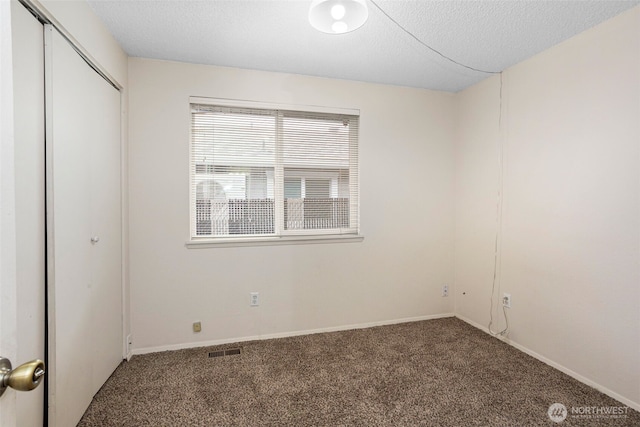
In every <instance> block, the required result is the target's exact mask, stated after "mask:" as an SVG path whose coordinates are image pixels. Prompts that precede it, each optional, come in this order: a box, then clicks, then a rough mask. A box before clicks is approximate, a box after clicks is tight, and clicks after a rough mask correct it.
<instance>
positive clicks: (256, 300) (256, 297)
mask: <svg viewBox="0 0 640 427" xmlns="http://www.w3.org/2000/svg"><path fill="white" fill-rule="evenodd" d="M249 295H250V296H251V299H250V300H249V305H250V306H251V307H257V306H259V305H260V293H259V292H251V293H250V294H249Z"/></svg>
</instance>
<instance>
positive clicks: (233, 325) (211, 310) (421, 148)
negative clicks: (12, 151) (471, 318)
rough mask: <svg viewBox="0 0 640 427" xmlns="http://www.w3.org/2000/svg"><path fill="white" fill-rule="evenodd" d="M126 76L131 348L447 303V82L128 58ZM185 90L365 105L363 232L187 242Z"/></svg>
mask: <svg viewBox="0 0 640 427" xmlns="http://www.w3.org/2000/svg"><path fill="white" fill-rule="evenodd" d="M129 82H130V87H131V91H130V98H129V102H130V104H129V105H130V122H129V123H130V124H129V126H130V127H129V129H130V134H129V135H130V139H129V140H130V152H129V154H130V162H131V163H130V183H131V187H130V207H131V208H130V219H131V235H130V245H131V247H130V253H131V277H130V278H131V304H132V308H131V316H132V332H133V340H134V348H135V349H136V351H137V352H143V351H148V350H150V349H153V348H156V349H157V348H169V347H171V348H176V347H180V346H192V345H195V343H198V342H211V341H217V340H233V339H240V338H243V337H251V336H265V335H271V334H280V333H290V332H299V331H306V330H314V329H321V328H333V327H341V326H344V325H352V324H363V323H370V322H383V321H392V320H396V319H404V318H412V317H419V316H428V315H438V314H445V313H451V312H452V310H453V303H452V298H442V297H441V296H440V293H441V286H442V284H444V283H450V282H451V281H452V280H453V246H452V243H453V242H452V236H453V197H452V190H453V176H452V172H453V164H452V161H453V140H452V138H453V132H454V128H453V115H452V111H453V106H454V104H453V95H451V94H445V93H438V92H431V91H425V90H417V89H409V88H400V87H389V86H380V85H373V84H364V83H357V82H348V81H338V80H329V79H321V78H312V77H304V76H299V75H289V74H279V73H267V72H258V71H248V70H239V69H230V68H222V67H211V66H202V65H191V64H181V63H173V62H163V61H156V60H145V59H134V58H131V59H130V60H129ZM189 96H205V97H217V98H232V99H246V100H253V101H262V102H274V103H285V104H297V105H324V106H331V107H345V108H358V109H360V111H361V121H360V141H361V145H360V155H361V156H360V159H361V160H360V168H361V169H360V172H361V178H360V179H361V190H362V191H361V212H362V213H361V223H362V231H363V234H364V236H365V240H364V241H363V242H360V243H336V244H314V245H299V246H267V247H242V248H209V249H187V248H186V247H185V243H186V242H187V240H188V238H189V171H188V164H189V161H188V154H189V108H188V102H189ZM383 170H384V171H383ZM390 176H394V177H395V179H397V183H394V182H392V181H391V180H389V177H390ZM251 291H258V292H260V297H261V305H260V306H259V307H253V308H252V307H249V292H251ZM195 321H201V322H202V332H201V333H199V334H194V333H193V332H192V331H191V324H192V323H193V322H195Z"/></svg>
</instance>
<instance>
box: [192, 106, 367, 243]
mask: <svg viewBox="0 0 640 427" xmlns="http://www.w3.org/2000/svg"><path fill="white" fill-rule="evenodd" d="M190 105H191V169H190V171H191V172H190V173H191V202H190V203H191V240H192V241H197V240H206V241H215V240H224V241H229V240H230V239H231V240H251V239H260V238H278V239H279V238H283V237H285V238H286V237H288V236H291V237H295V236H298V237H299V236H325V237H331V236H335V235H355V236H357V235H358V232H359V225H358V219H359V211H358V208H359V199H358V121H359V117H358V114H357V112H354V111H352V110H349V111H346V112H345V111H342V110H341V111H300V110H298V109H294V108H290V107H287V108H281V107H280V108H261V106H256V104H248V103H245V102H240V101H239V102H233V103H230V101H226V100H222V101H218V102H216V101H215V100H213V101H212V100H205V99H201V98H199V99H193V98H192V100H191V104H190ZM259 107H260V108H259ZM316 110H317V109H316Z"/></svg>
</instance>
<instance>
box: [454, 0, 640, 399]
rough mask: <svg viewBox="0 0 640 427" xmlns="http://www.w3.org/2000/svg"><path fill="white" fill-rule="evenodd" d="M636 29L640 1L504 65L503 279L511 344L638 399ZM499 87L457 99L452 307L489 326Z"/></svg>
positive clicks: (639, 114) (639, 90)
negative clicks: (509, 300) (526, 57)
mask: <svg viewBox="0 0 640 427" xmlns="http://www.w3.org/2000/svg"><path fill="white" fill-rule="evenodd" d="M639 28H640V8H638V7H636V8H634V9H632V10H631V11H629V12H626V13H624V14H622V15H620V16H619V17H616V18H614V19H612V20H610V21H608V22H606V23H604V24H601V25H599V26H597V27H595V28H593V29H591V30H588V31H586V32H585V33H582V34H580V35H578V36H576V37H574V38H572V39H570V40H568V41H566V42H564V43H562V44H560V45H558V46H556V47H554V48H552V49H550V50H548V51H546V52H543V53H541V54H539V55H537V56H535V57H534V58H531V59H529V60H527V61H525V62H523V63H521V64H519V65H517V66H514V67H512V68H511V69H509V70H507V71H506V72H505V73H504V87H503V103H504V106H503V127H502V137H503V138H504V139H503V140H504V144H505V145H504V147H505V151H504V153H505V157H504V158H505V162H504V192H505V195H504V207H503V208H504V209H503V224H502V237H501V242H502V247H501V255H502V256H501V261H502V262H501V269H500V281H499V285H500V287H501V291H502V292H509V293H511V295H512V308H511V309H510V310H508V316H509V324H510V334H509V337H510V339H511V340H512V342H513V343H514V344H516V345H518V346H521V347H522V348H525V349H527V350H529V351H531V352H534V353H537V354H538V355H540V356H541V357H543V358H546V359H547V360H548V361H549V362H552V363H555V364H556V365H557V366H560V367H563V369H565V370H566V371H568V372H569V371H570V372H572V373H573V374H574V375H576V376H578V377H581V378H582V379H583V380H585V381H586V382H589V383H592V384H594V385H596V386H597V387H598V388H600V389H603V390H605V391H606V392H607V393H609V394H610V395H612V396H616V397H618V398H619V399H620V400H622V401H623V402H625V403H627V404H630V405H633V406H634V407H635V408H636V409H638V408H640V364H639V363H638V360H640V77H639V76H640V32H639V31H638V29H639ZM499 83H500V81H499V77H497V76H496V77H493V78H491V79H489V80H487V81H484V82H482V83H480V84H478V85H476V86H474V87H472V88H470V89H468V90H465V91H463V92H461V93H459V94H458V95H457V103H458V107H457V137H456V149H455V165H456V169H455V177H456V184H455V185H456V189H455V191H456V199H455V203H456V215H455V220H456V232H455V273H456V278H455V293H456V314H457V315H459V316H461V317H463V318H466V319H468V320H470V321H472V322H475V323H477V324H480V325H482V326H484V327H486V326H487V324H488V323H489V298H490V294H491V281H492V276H493V245H494V238H495V230H496V194H497V189H498V171H499V169H498V144H499V141H500V137H501V134H500V132H499V131H498V112H499V105H500V100H499ZM496 301H497V298H496ZM500 317H501V314H500ZM503 325H504V322H503V321H502V322H501V324H500V326H503ZM586 403H588V402H586Z"/></svg>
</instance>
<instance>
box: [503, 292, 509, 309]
mask: <svg viewBox="0 0 640 427" xmlns="http://www.w3.org/2000/svg"><path fill="white" fill-rule="evenodd" d="M502 305H503V306H504V307H506V308H511V294H508V293H504V294H502Z"/></svg>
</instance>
